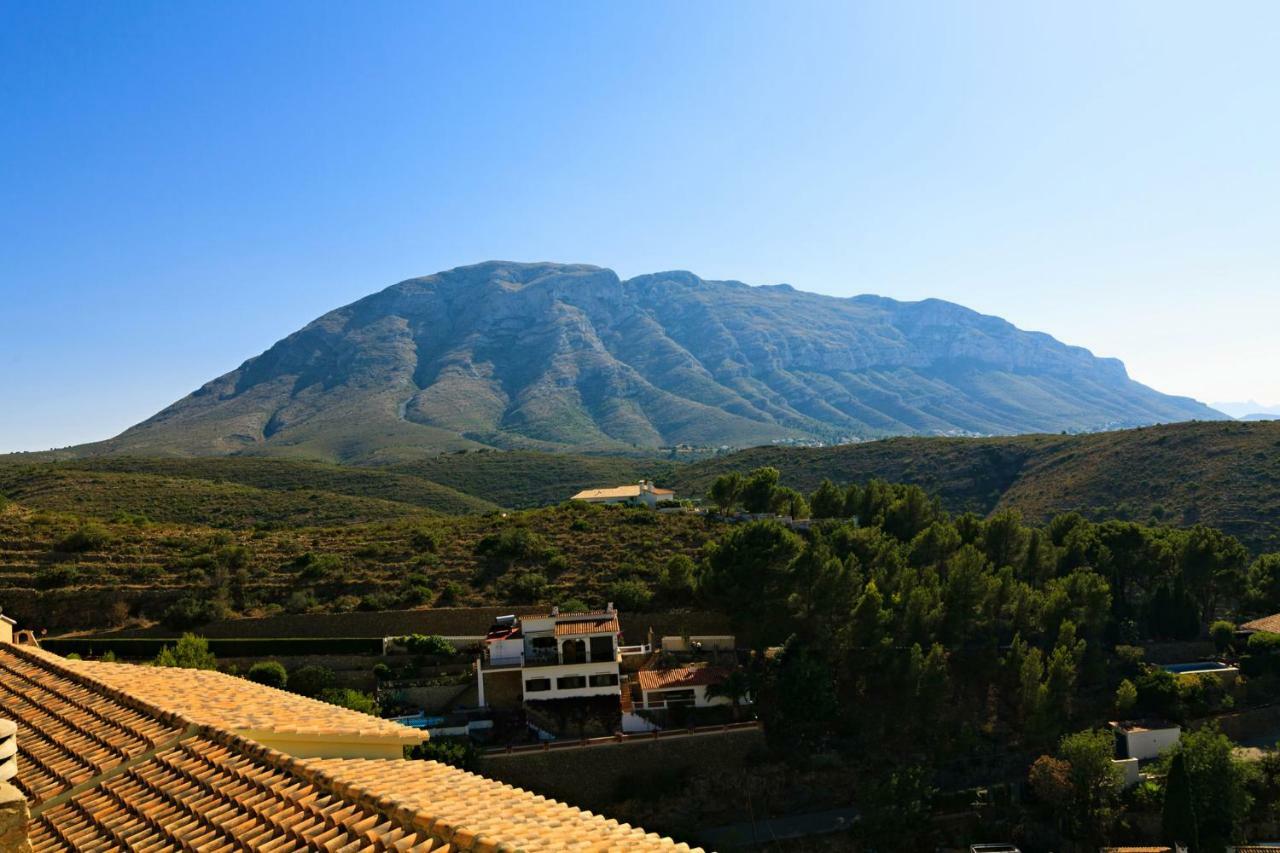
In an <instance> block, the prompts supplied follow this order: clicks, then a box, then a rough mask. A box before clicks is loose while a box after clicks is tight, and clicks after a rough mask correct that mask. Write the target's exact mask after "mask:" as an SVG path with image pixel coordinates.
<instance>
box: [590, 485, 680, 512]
mask: <svg viewBox="0 0 1280 853" xmlns="http://www.w3.org/2000/svg"><path fill="white" fill-rule="evenodd" d="M675 499H676V493H675V492H674V491H672V490H671V489H659V488H658V487H657V486H655V485H654V484H653V483H651V482H649V481H648V480H641V481H640V482H638V483H635V484H634V485H631V486H616V487H614V488H612V489H585V490H583V491H581V492H578V493H577V494H576V495H574V496H573V498H572V500H575V501H586V502H587V503H591V504H631V505H632V506H641V505H643V506H647V507H649V508H650V509H653V508H655V507H657V505H658V502H659V501H673V500H675Z"/></svg>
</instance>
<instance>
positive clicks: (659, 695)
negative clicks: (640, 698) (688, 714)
mask: <svg viewBox="0 0 1280 853" xmlns="http://www.w3.org/2000/svg"><path fill="white" fill-rule="evenodd" d="M694 701H695V697H694V693H693V691H692V690H659V691H655V692H652V693H650V694H649V707H650V708H661V707H663V705H666V707H668V708H670V707H673V706H675V705H692V704H693V703H694Z"/></svg>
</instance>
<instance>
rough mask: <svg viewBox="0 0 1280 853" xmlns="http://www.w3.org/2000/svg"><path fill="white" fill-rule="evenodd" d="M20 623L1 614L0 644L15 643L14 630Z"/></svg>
mask: <svg viewBox="0 0 1280 853" xmlns="http://www.w3.org/2000/svg"><path fill="white" fill-rule="evenodd" d="M17 624H18V623H17V622H15V621H14V620H12V619H10V618H9V617H8V616H5V615H4V614H3V613H0V643H12V642H13V629H14V626H16V625H17Z"/></svg>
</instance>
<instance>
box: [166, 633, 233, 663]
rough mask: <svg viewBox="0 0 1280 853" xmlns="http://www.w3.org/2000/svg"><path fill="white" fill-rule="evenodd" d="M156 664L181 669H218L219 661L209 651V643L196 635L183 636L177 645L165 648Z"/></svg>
mask: <svg viewBox="0 0 1280 853" xmlns="http://www.w3.org/2000/svg"><path fill="white" fill-rule="evenodd" d="M154 663H155V665H156V666H172V667H177V668H179V669H217V668H218V659H217V658H216V657H214V656H213V652H211V651H209V641H208V640H206V639H205V638H204V637H197V636H196V635H195V634H183V635H182V638H181V639H180V640H178V642H177V645H173V646H165V647H164V648H163V649H161V650H160V654H158V655H156V659H155V661H154Z"/></svg>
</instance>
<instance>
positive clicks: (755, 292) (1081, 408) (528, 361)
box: [81, 262, 1222, 462]
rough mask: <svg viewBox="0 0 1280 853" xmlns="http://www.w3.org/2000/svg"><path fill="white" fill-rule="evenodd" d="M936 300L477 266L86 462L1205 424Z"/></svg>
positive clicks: (250, 373) (203, 397)
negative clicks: (112, 456)
mask: <svg viewBox="0 0 1280 853" xmlns="http://www.w3.org/2000/svg"><path fill="white" fill-rule="evenodd" d="M1220 417H1222V416H1221V414H1220V413H1218V412H1215V411H1214V410H1212V409H1210V408H1208V407H1207V406H1204V405H1202V404H1200V403H1197V402H1195V401H1194V400H1191V399H1187V398H1181V397H1171V396H1168V395H1165V394H1161V393H1159V392H1156V391H1154V390H1152V389H1150V388H1148V387H1146V386H1144V385H1141V384H1139V383H1137V382H1134V381H1133V380H1131V379H1130V378H1129V377H1128V375H1127V374H1126V372H1125V369H1124V366H1123V365H1122V364H1121V363H1120V362H1119V361H1116V360H1114V359H1100V358H1095V357H1094V356H1093V355H1091V354H1090V353H1089V352H1088V351H1087V350H1084V349H1081V348H1079V347H1072V346H1067V345H1065V344H1062V343H1060V342H1058V341H1057V340H1055V339H1053V338H1052V337H1050V336H1048V335H1045V334H1040V333H1035V332H1024V331H1021V330H1019V329H1017V328H1015V327H1014V326H1012V325H1011V324H1009V323H1007V322H1005V321H1004V320H1001V319H999V318H996V317H990V316H984V315H981V314H978V313H976V312H974V311H971V310H969V309H967V308H963V307H961V306H959V305H954V304H951V303H947V302H942V301H939V300H932V299H931V300H925V301H923V302H897V301H894V300H892V299H886V298H883V297H878V296H857V297H853V298H848V299H840V298H835V297H830V296H819V295H816V294H811V293H802V292H799V291H796V290H794V289H793V288H791V287H790V286H787V285H775V286H765V287H749V286H747V285H745V284H742V283H739V282H733V281H705V280H703V279H700V278H698V277H697V276H695V275H693V274H692V273H688V272H667V273H658V274H654V275H643V276H639V277H637V278H633V279H630V280H627V281H622V280H620V279H619V278H618V276H617V275H616V274H615V273H613V272H612V271H611V270H607V269H601V268H599V267H592V266H583V265H564V264H551V263H536V264H520V263H506V262H489V263H483V264H478V265H475V266H469V267H462V268H459V269H455V270H450V271H448V272H442V273H438V274H436V275H432V276H427V277H425V278H416V279H410V280H408V281H404V282H401V283H399V284H396V285H393V286H392V287H389V288H387V289H386V290H383V291H381V292H379V293H376V294H373V295H371V296H368V297H366V298H364V299H361V300H359V301H358V302H355V303H353V304H351V305H348V306H346V307H343V308H339V309H337V310H335V311H331V312H329V313H328V314H325V315H324V316H322V317H320V318H319V319H317V320H315V321H314V322H312V323H310V324H308V325H307V326H306V327H304V328H303V329H301V330H299V331H297V332H295V333H294V334H292V335H289V336H288V337H287V338H285V339H284V340H281V341H279V342H278V343H276V344H275V345H274V346H272V347H271V348H270V349H269V350H267V351H266V352H265V353H263V354H262V355H259V356H257V357H255V358H251V359H249V360H248V361H246V362H245V363H244V364H242V365H241V366H240V367H239V368H237V369H236V370H233V371H231V372H230V373H227V374H226V375H224V376H221V377H219V378H217V379H214V380H212V381H211V382H208V383H207V384H205V385H204V386H202V387H201V388H199V389H198V390H196V391H194V392H193V393H191V394H190V395H188V396H187V397H185V398H183V399H182V400H179V401H178V402H176V403H174V404H173V405H171V406H169V407H168V408H166V409H165V410H164V411H162V412H160V413H158V414H156V415H155V416H154V417H151V418H150V419H148V420H146V421H144V422H143V423H141V424H138V425H137V426H135V427H132V428H131V429H129V430H127V431H126V432H124V433H122V434H121V435H120V436H118V437H116V438H115V439H111V440H109V441H107V442H103V443H100V444H98V445H91V446H87V447H85V448H83V449H82V451H81V452H85V453H131V454H135V455H139V454H141V455H157V454H164V455H229V454H242V453H252V454H262V453H268V454H279V455H296V456H305V457H312V458H320V459H328V460H335V461H350V462H390V461H403V460H405V459H412V458H417V457H421V456H424V455H428V454H432V453H435V452H439V451H442V450H463V449H477V448H483V447H491V448H502V449H530V450H564V449H570V448H573V449H579V450H593V451H614V452H616V451H619V450H632V449H635V448H655V447H659V446H667V445H675V444H690V445H697V446H720V445H730V446H749V445H757V444H766V443H770V442H787V441H791V442H812V441H822V442H833V441H841V440H848V439H860V438H873V437H880V436H887V435H899V434H998V433H1022V432H1059V431H1064V430H1068V431H1094V430H1100V429H1109V428H1116V427H1122V426H1133V425H1140V424H1149V423H1154V422H1161V421H1184V420H1190V419H1215V418H1220Z"/></svg>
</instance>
